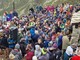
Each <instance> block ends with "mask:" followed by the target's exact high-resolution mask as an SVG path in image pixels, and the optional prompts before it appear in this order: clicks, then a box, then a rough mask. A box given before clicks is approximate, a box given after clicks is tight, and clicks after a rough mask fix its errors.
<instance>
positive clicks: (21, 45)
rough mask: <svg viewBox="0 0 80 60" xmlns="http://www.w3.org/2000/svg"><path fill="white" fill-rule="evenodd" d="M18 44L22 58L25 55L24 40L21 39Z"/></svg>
mask: <svg viewBox="0 0 80 60" xmlns="http://www.w3.org/2000/svg"><path fill="white" fill-rule="evenodd" d="M19 44H20V49H21V52H22V56H23V57H24V55H25V54H26V44H25V38H21V40H20V42H19Z"/></svg>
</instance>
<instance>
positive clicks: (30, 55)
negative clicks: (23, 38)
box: [26, 51, 34, 60]
mask: <svg viewBox="0 0 80 60" xmlns="http://www.w3.org/2000/svg"><path fill="white" fill-rule="evenodd" d="M33 56H34V52H32V51H30V52H28V53H27V56H26V60H32V57H33Z"/></svg>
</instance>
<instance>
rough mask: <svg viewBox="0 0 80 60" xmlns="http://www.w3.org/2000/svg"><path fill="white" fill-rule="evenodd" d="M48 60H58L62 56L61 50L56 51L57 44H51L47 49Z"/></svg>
mask: <svg viewBox="0 0 80 60" xmlns="http://www.w3.org/2000/svg"><path fill="white" fill-rule="evenodd" d="M48 53H49V60H60V58H61V56H62V52H61V50H59V49H58V46H57V44H53V46H52V47H50V48H49V51H48Z"/></svg>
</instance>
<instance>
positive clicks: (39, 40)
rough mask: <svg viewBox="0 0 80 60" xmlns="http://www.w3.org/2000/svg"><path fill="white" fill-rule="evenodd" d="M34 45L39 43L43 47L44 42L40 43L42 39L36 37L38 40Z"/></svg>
mask: <svg viewBox="0 0 80 60" xmlns="http://www.w3.org/2000/svg"><path fill="white" fill-rule="evenodd" d="M36 45H40V47H41V48H43V47H44V44H43V43H42V39H41V38H38V42H37V43H36Z"/></svg>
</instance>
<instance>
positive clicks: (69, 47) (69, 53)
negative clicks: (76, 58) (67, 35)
mask: <svg viewBox="0 0 80 60" xmlns="http://www.w3.org/2000/svg"><path fill="white" fill-rule="evenodd" d="M66 54H68V55H69V56H70V55H72V54H73V49H72V48H71V46H68V47H67V49H66Z"/></svg>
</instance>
